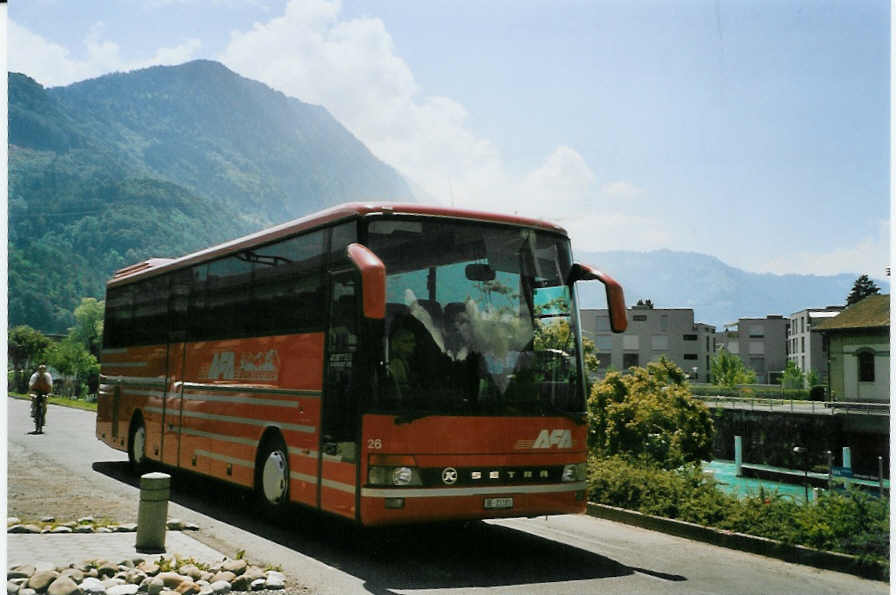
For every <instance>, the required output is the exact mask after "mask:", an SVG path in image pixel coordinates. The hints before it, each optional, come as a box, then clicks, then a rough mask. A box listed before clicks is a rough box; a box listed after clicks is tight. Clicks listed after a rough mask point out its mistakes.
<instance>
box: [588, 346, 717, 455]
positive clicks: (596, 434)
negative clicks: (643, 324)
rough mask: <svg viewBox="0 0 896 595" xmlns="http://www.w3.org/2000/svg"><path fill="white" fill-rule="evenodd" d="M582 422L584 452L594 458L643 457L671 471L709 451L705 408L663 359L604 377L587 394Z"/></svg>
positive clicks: (709, 423)
mask: <svg viewBox="0 0 896 595" xmlns="http://www.w3.org/2000/svg"><path fill="white" fill-rule="evenodd" d="M588 417H589V435H588V442H589V447H590V449H591V450H592V452H593V453H594V454H596V455H598V456H604V457H606V456H612V455H617V454H619V455H626V456H629V457H643V458H644V459H645V460H647V461H650V462H652V463H655V464H657V465H659V466H661V467H665V468H667V469H671V468H675V467H678V466H680V465H683V464H685V463H687V462H699V461H700V460H701V459H704V458H708V457H709V456H710V454H711V452H712V437H713V422H712V416H711V415H710V413H709V409H707V407H706V405H704V404H703V403H702V402H700V401H699V400H697V399H695V398H694V397H693V395H691V392H690V389H689V386H688V384H687V381H686V380H685V375H684V373H683V372H682V371H681V368H679V367H678V366H676V365H675V364H674V363H672V362H671V361H669V360H668V359H666V358H661V359H660V360H659V361H658V362H651V363H649V364H647V366H646V367H644V368H638V367H633V368H630V370H629V372H628V373H626V374H620V373H618V372H610V373H608V374H607V375H606V376H605V377H604V379H603V380H602V381H601V382H600V383H598V384H596V385H594V387H593V388H592V389H591V396H590V397H589V399H588Z"/></svg>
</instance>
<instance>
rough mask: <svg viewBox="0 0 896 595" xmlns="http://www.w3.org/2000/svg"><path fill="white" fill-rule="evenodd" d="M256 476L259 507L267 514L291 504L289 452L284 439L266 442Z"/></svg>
mask: <svg viewBox="0 0 896 595" xmlns="http://www.w3.org/2000/svg"><path fill="white" fill-rule="evenodd" d="M258 463H259V465H258V467H257V471H256V476H255V490H256V492H257V496H258V501H259V505H260V506H261V508H262V511H263V512H265V513H266V514H271V513H274V512H278V511H280V510H282V509H283V508H284V506H285V505H286V503H287V502H289V451H288V450H287V448H286V445H285V444H284V443H283V440H282V438H280V437H279V436H278V437H275V438H270V439H268V440H266V441H265V443H264V446H263V447H262V448H261V456H260V457H259V459H258Z"/></svg>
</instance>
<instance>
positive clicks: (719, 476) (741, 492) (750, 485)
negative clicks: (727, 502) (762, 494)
mask: <svg viewBox="0 0 896 595" xmlns="http://www.w3.org/2000/svg"><path fill="white" fill-rule="evenodd" d="M750 466H751V467H760V468H764V469H769V470H776V471H789V472H791V473H793V472H796V473H799V471H798V470H794V469H780V468H777V467H771V466H768V465H756V464H753V463H750ZM735 468H736V467H735V464H734V461H721V460H716V461H711V462H709V463H703V472H704V473H705V474H707V475H712V476H713V477H714V478H715V479H716V481H717V482H719V486H720V487H721V488H722V489H723V490H725V491H726V492H728V493H729V494H734V495H736V496H738V497H740V498H744V497H747V496H755V495H757V494H759V488H760V487H762V488H765V489H766V490H773V491H777V492H778V493H779V494H781V495H782V496H784V497H785V498H791V499H793V500H794V501H796V502H803V501H804V500H805V498H806V495H805V494H806V490H805V488H804V487H803V484H802V483H783V482H778V481H771V480H767V479H756V478H752V477H738V476H737V475H736V473H735ZM809 476H810V477H814V478H819V479H825V480H826V479H827V477H828V476H827V474H821V473H812V472H809ZM839 479H841V480H842V479H843V478H839ZM848 481H850V482H852V483H855V484H861V485H864V486H868V487H871V488H877V482H876V481H868V480H865V479H856V478H851V479H849V480H848ZM884 488H885V489H886V490H889V489H890V482H889V480H886V479H885V480H884ZM869 493H872V494H876V493H877V492H876V491H871V492H869ZM813 499H814V496H813V493H812V486H809V501H810V502H811V501H812V500H813Z"/></svg>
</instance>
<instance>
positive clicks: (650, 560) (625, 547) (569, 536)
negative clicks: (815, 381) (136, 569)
mask: <svg viewBox="0 0 896 595" xmlns="http://www.w3.org/2000/svg"><path fill="white" fill-rule="evenodd" d="M8 411H9V428H10V431H9V434H8V447H9V465H10V469H12V468H13V466H15V465H27V464H29V461H34V460H35V458H40V459H42V460H46V461H48V464H51V465H53V466H55V467H57V468H58V469H59V474H60V475H66V478H65V479H66V485H70V486H73V488H72V489H87V490H94V491H95V492H96V494H97V498H98V499H103V500H104V501H105V502H107V503H108V505H109V506H110V507H113V508H116V509H118V510H130V509H131V508H129V506H132V509H133V510H134V511H136V502H137V490H136V488H135V487H134V484H135V483H136V478H134V477H133V476H132V475H131V474H130V473H128V472H127V469H126V456H125V454H124V453H120V452H118V451H114V450H112V449H110V448H108V447H106V446H105V445H103V444H102V443H100V442H98V441H97V440H96V439H95V438H94V431H93V414H91V413H87V412H81V411H76V410H71V409H64V408H60V407H51V409H50V411H49V422H50V425H49V427H48V430H47V433H46V434H44V435H42V436H34V435H29V434H27V429H28V425H27V422H28V419H27V403H25V402H23V401H14V400H9V407H8ZM19 428H21V430H19ZM63 428H65V429H66V430H67V431H65V432H63V431H62V429H63ZM14 476H15V473H14V472H12V471H11V472H10V477H14ZM77 486H82V487H80V488H78V487H77ZM83 486H89V487H87V488H85V487H83ZM9 489H10V495H9V497H10V505H13V504H14V502H13V501H14V499H16V498H32V497H33V498H41V497H43V496H44V495H45V494H29V493H23V492H22V491H16V490H15V489H14V486H12V485H10V486H9ZM131 502H133V504H132V505H131V504H130V503H131ZM123 503H124V504H123ZM174 516H177V517H179V518H182V519H184V520H188V521H192V522H195V523H197V524H198V525H199V526H200V528H201V529H200V531H199V535H198V538H199V539H201V540H203V541H204V542H206V543H207V544H208V545H210V546H212V547H215V548H216V549H218V550H219V551H222V552H225V553H230V554H231V555H233V553H235V551H236V550H237V549H245V550H246V551H247V553H248V554H249V556H250V557H252V558H255V559H257V560H261V561H264V562H268V563H273V564H280V565H281V566H282V567H283V570H284V572H286V573H287V574H288V575H290V576H291V577H294V578H296V579H297V580H299V581H300V582H301V583H303V584H304V585H307V586H308V587H309V590H310V591H311V592H314V593H334V594H335V593H376V594H385V593H398V592H411V591H412V592H415V593H417V592H423V593H470V592H474V593H475V592H482V591H488V592H490V593H491V592H495V593H514V594H523V593H545V594H546V593H551V594H554V593H570V594H572V593H633V592H639V593H812V594H813V595H815V594H821V593H850V592H852V593H886V592H888V586H887V585H886V584H885V583H880V582H875V581H867V580H863V579H859V578H856V577H853V576H850V575H846V574H841V573H836V572H830V571H824V570H817V569H814V568H809V567H803V566H799V565H794V564H787V563H784V562H780V561H778V560H772V559H767V558H763V557H760V556H754V555H751V554H745V553H742V552H738V551H734V550H728V549H724V548H717V547H714V546H710V545H706V544H703V543H697V542H691V541H688V540H685V539H680V538H676V537H671V536H668V535H664V534H661V533H655V532H651V531H646V530H643V529H638V528H633V527H629V526H625V525H620V524H617V523H612V522H610V521H604V520H600V519H594V518H591V517H586V516H560V517H551V518H548V519H543V518H542V519H510V520H504V521H495V522H488V523H472V524H469V525H466V526H461V525H449V526H426V527H413V528H409V529H401V530H395V529H393V530H390V531H369V530H368V531H364V530H358V529H355V528H353V527H351V526H350V525H348V524H345V523H342V522H339V521H334V520H329V519H324V518H322V517H320V516H318V515H314V514H309V513H306V512H304V511H301V510H296V511H295V514H294V515H292V517H291V518H290V519H289V520H288V521H284V522H281V523H277V524H275V525H274V524H270V523H264V522H259V521H258V520H256V519H255V518H254V516H253V515H252V514H251V512H250V511H249V506H248V503H247V499H246V498H245V497H244V494H243V493H242V492H240V491H238V490H234V489H231V488H229V487H227V486H224V485H222V484H219V483H216V482H210V481H208V480H198V479H197V478H195V477H193V476H190V475H181V474H177V475H176V476H175V478H174V489H173V492H172V502H171V504H170V507H169V517H174ZM122 520H127V519H122Z"/></svg>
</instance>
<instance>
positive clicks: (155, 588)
mask: <svg viewBox="0 0 896 595" xmlns="http://www.w3.org/2000/svg"><path fill="white" fill-rule="evenodd" d="M164 590H165V581H163V580H162V579H160V578H159V577H157V576H155V577H153V578H151V579H149V584H147V585H146V592H147V593H148V594H149V595H159V593H161V592H162V591H164Z"/></svg>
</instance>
